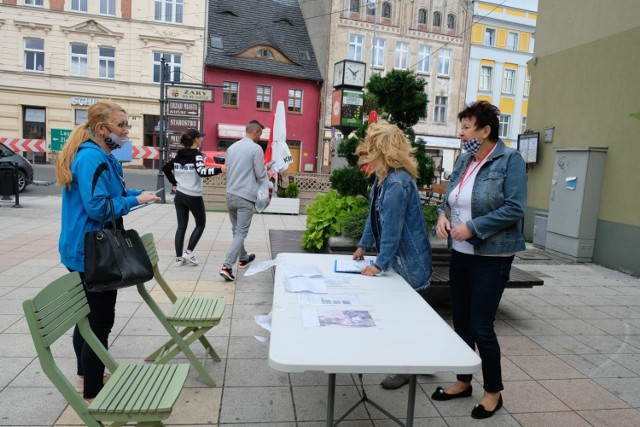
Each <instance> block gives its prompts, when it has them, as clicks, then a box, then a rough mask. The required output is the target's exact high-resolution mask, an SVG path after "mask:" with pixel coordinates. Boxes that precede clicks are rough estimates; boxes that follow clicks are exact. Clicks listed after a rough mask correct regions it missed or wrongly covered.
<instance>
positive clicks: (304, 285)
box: [284, 277, 327, 294]
mask: <svg viewBox="0 0 640 427" xmlns="http://www.w3.org/2000/svg"><path fill="white" fill-rule="evenodd" d="M284 288H285V289H286V290H287V291H289V292H313V293H314V294H326V293H327V285H326V283H325V281H324V279H323V278H322V277H287V278H286V279H285V281H284Z"/></svg>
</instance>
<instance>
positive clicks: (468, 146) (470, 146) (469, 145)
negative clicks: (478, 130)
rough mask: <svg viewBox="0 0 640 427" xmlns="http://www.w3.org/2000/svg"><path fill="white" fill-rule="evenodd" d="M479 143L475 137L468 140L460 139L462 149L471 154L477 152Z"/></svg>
mask: <svg viewBox="0 0 640 427" xmlns="http://www.w3.org/2000/svg"><path fill="white" fill-rule="evenodd" d="M481 144H482V143H481V142H480V141H478V139H477V138H473V139H472V140H470V141H465V140H462V149H463V150H464V151H466V152H467V153H469V154H471V155H472V156H473V155H474V154H476V153H477V152H478V149H479V148H480V145H481Z"/></svg>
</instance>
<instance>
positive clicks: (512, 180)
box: [438, 140, 527, 255]
mask: <svg viewBox="0 0 640 427" xmlns="http://www.w3.org/2000/svg"><path fill="white" fill-rule="evenodd" d="M470 159H471V155H470V154H469V153H462V154H461V155H460V157H459V158H458V160H457V161H456V164H455V166H454V167H453V172H452V173H451V178H450V180H449V186H448V187H447V192H446V193H445V196H444V202H443V203H442V204H441V205H440V206H439V207H438V214H440V213H442V212H446V214H447V218H450V213H451V209H450V207H449V204H448V200H449V194H450V193H451V191H452V190H453V189H454V188H456V186H457V185H458V183H459V182H460V179H461V178H462V175H463V174H464V171H465V170H466V169H467V165H468V164H469V160H470ZM526 204H527V172H526V169H525V164H524V160H523V159H522V156H521V155H520V153H519V152H518V151H517V150H514V149H513V148H509V147H507V146H506V145H505V144H504V142H502V140H498V142H497V146H496V148H495V150H493V153H492V154H491V156H490V157H489V158H488V159H487V161H486V162H485V163H484V164H483V165H482V167H481V168H480V170H479V171H478V174H477V176H476V179H475V182H474V184H473V192H472V196H471V218H472V219H471V220H470V221H468V222H467V227H469V230H471V232H472V233H473V234H474V236H476V237H477V238H479V239H480V241H479V242H478V244H477V245H474V252H475V254H476V255H500V254H508V253H514V252H517V251H523V250H525V245H524V237H523V236H522V233H521V232H520V221H521V220H522V218H523V217H524V212H525V208H526ZM449 246H451V238H449Z"/></svg>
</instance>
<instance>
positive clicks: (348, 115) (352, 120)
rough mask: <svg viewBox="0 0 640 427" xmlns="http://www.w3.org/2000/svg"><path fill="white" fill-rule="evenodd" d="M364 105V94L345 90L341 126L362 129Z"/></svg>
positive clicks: (343, 92)
mask: <svg viewBox="0 0 640 427" xmlns="http://www.w3.org/2000/svg"><path fill="white" fill-rule="evenodd" d="M363 104H364V92H362V91H352V90H343V91H342V108H341V114H340V125H341V126H351V127H360V126H362V106H363Z"/></svg>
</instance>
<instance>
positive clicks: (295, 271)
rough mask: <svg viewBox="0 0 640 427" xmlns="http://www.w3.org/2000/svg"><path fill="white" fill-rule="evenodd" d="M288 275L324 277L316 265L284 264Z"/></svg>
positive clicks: (285, 272) (285, 273)
mask: <svg viewBox="0 0 640 427" xmlns="http://www.w3.org/2000/svg"><path fill="white" fill-rule="evenodd" d="M282 267H283V268H284V275H285V276H286V277H322V272H321V271H320V269H319V268H318V267H316V266H315V265H282Z"/></svg>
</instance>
